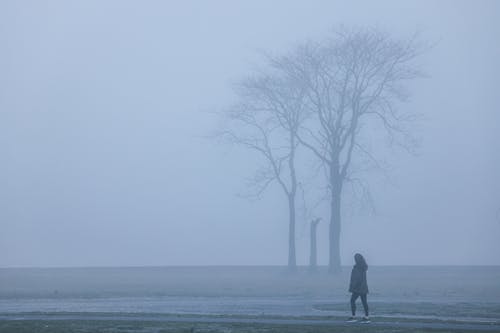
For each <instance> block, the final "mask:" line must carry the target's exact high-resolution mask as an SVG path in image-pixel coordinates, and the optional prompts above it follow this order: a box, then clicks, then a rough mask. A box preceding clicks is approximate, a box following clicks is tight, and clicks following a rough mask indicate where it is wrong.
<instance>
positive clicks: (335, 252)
mask: <svg viewBox="0 0 500 333" xmlns="http://www.w3.org/2000/svg"><path fill="white" fill-rule="evenodd" d="M333 161H334V162H333V163H332V164H331V165H330V193H331V198H330V200H331V201H330V228H329V235H328V236H329V237H328V239H329V243H330V245H329V252H330V253H329V259H328V271H329V272H330V273H339V272H340V270H341V263H340V223H341V221H340V219H341V215H340V202H341V194H342V179H341V175H340V168H339V164H338V157H337V158H336V159H333Z"/></svg>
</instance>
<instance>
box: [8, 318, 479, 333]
mask: <svg viewBox="0 0 500 333" xmlns="http://www.w3.org/2000/svg"><path fill="white" fill-rule="evenodd" d="M0 332H2V333H4V332H5V333H33V332H36V333H167V332H168V333H170V332H172V333H173V332H179V333H181V332H185V333H195V332H196V333H202V332H203V333H211V332H214V333H215V332H217V333H220V332H225V333H230V332H234V333H244V332H247V333H274V332H276V333H278V332H280V333H283V332H287V333H327V332H328V333H340V332H343V333H361V332H363V333H364V332H371V333H381V332H386V333H387V332H394V333H396V332H408V333H417V332H435V333H445V332H455V333H457V332H471V331H470V330H469V331H467V330H456V329H455V330H448V329H419V328H415V329H411V328H406V327H405V328H397V327H374V326H361V325H355V326H352V327H345V326H332V325H325V326H321V325H314V326H312V325H270V324H238V323H227V324H226V323H225V324H220V323H195V324H192V323H159V322H147V321H131V322H128V321H127V322H125V323H124V322H121V321H78V320H73V321H67V320H65V321H43V320H34V321H0Z"/></svg>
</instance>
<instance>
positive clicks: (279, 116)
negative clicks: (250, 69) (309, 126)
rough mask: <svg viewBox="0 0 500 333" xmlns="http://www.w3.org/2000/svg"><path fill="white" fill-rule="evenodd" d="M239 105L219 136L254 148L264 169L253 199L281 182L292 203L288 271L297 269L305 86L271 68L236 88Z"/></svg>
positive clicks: (256, 178)
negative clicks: (298, 163) (298, 162)
mask: <svg viewBox="0 0 500 333" xmlns="http://www.w3.org/2000/svg"><path fill="white" fill-rule="evenodd" d="M236 93H237V97H238V101H237V103H236V104H235V105H233V106H232V107H231V108H229V110H228V111H227V112H226V113H225V118H226V119H227V120H228V121H229V124H228V125H227V126H226V129H225V130H223V131H222V132H221V133H220V134H221V135H222V136H223V137H224V138H226V139H227V140H229V141H230V142H232V143H235V144H238V145H241V146H244V147H246V148H249V149H252V150H254V151H255V152H257V153H258V154H260V155H261V156H262V157H263V165H262V167H261V168H259V169H258V171H257V172H256V173H255V175H254V176H253V177H252V178H251V179H250V182H249V185H250V187H251V188H252V192H253V193H252V195H255V196H260V194H261V193H263V192H264V191H265V190H266V189H267V188H268V186H269V185H270V184H272V183H273V182H274V183H277V184H278V185H279V187H280V188H281V190H282V192H283V194H284V195H285V197H286V201H287V204H288V268H289V269H290V270H292V271H293V270H295V269H296V265H297V264H296V250H295V225H296V196H297V184H298V182H297V171H296V166H295V164H296V158H297V156H296V154H297V147H298V139H297V133H298V130H299V127H300V124H301V122H302V119H303V108H304V101H305V89H304V87H303V85H302V82H300V81H297V80H296V79H295V78H293V77H291V76H289V75H288V73H286V72H284V71H282V70H280V68H278V67H275V66H273V64H272V62H271V63H270V66H269V67H268V68H266V70H265V73H264V74H263V73H259V74H257V75H255V76H252V77H247V78H245V79H244V80H242V81H241V82H240V83H239V84H238V85H237V86H236Z"/></svg>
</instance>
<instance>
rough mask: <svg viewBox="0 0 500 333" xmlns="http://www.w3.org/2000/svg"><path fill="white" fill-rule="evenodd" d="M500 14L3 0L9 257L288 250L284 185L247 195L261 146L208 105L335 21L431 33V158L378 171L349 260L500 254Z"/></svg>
mask: <svg viewBox="0 0 500 333" xmlns="http://www.w3.org/2000/svg"><path fill="white" fill-rule="evenodd" d="M499 13H500V3H499V2H497V1H472V0H470V1H416V0H414V1H404V2H403V1H377V2H374V1H349V2H347V1H346V2H338V1H319V0H317V1H285V0H280V1H265V0H259V1H255V0H254V1H246V2H243V1H230V0H227V1H221V0H219V1H210V2H209V1H141V2H138V1H73V2H69V1H14V0H12V1H2V2H1V3H0V45H1V46H0V47H1V49H0V50H1V52H0V73H1V75H0V156H1V163H0V227H1V230H2V231H1V233H0V267H5V266H86V265H113V266H116V265H178V264H186V265H195V264H196V265H198V264H203V265H210V264H285V263H286V253H287V248H286V240H287V239H286V237H287V235H286V223H287V220H286V209H285V203H284V202H282V201H283V200H282V199H283V198H282V196H281V194H280V193H279V192H278V191H277V190H273V189H271V191H270V192H269V193H267V194H266V195H265V196H264V197H263V199H262V200H261V201H256V202H249V201H246V200H243V199H241V198H238V197H237V196H236V194H237V193H240V192H242V191H243V190H244V184H245V177H247V176H250V175H251V174H252V171H253V170H254V167H255V166H256V165H258V159H257V158H256V156H254V155H252V154H250V153H249V152H246V151H243V150H239V149H235V148H231V147H228V146H218V145H216V144H215V143H214V142H212V141H210V140H207V139H205V138H203V136H204V135H206V134H209V133H210V132H211V131H212V130H213V129H214V128H215V127H216V126H217V123H218V122H217V119H216V118H215V117H214V116H213V115H212V114H210V113H209V112H206V111H208V110H217V109H220V108H222V107H224V106H227V105H229V104H230V103H231V101H232V99H233V94H232V89H231V83H232V82H234V81H235V80H237V79H238V78H240V77H241V76H243V75H245V74H247V73H249V71H251V70H252V69H253V68H255V66H258V65H259V63H260V60H261V59H260V57H259V52H260V51H263V50H264V51H269V52H274V53H279V52H283V51H285V50H287V48H289V47H291V46H293V45H295V44H296V43H298V42H301V41H303V40H305V39H307V38H321V37H323V36H326V35H327V34H328V32H329V31H330V30H331V29H332V28H333V27H334V26H336V25H339V24H346V25H350V24H357V25H378V26H380V27H382V28H384V29H386V30H388V31H390V32H392V33H394V34H395V35H398V36H401V35H403V36H404V35H408V34H411V33H413V32H414V31H415V30H418V31H420V32H421V35H422V36H423V37H424V38H425V39H426V40H428V41H430V42H437V45H436V46H435V47H434V48H433V49H431V50H430V51H429V52H428V53H427V54H425V55H424V56H423V57H422V58H421V64H422V67H423V68H424V69H425V71H426V72H427V73H428V74H429V76H430V77H429V78H426V79H423V80H419V81H418V82H414V83H413V84H412V89H411V91H412V98H411V101H410V103H408V104H407V105H405V106H404V107H407V108H412V109H414V110H416V111H418V112H421V113H422V114H423V115H424V116H425V120H424V121H423V122H422V124H421V125H420V126H419V129H418V135H419V136H420V137H421V138H422V144H421V148H420V151H419V155H418V156H416V157H414V156H408V155H406V154H403V153H401V152H397V153H395V155H394V156H393V157H391V158H390V159H389V160H388V162H390V165H391V169H392V171H391V174H390V175H391V182H387V181H383V180H382V178H381V177H380V176H378V175H369V177H370V183H371V184H372V192H373V195H374V199H375V203H376V207H377V215H376V216H372V215H369V214H362V213H356V214H351V213H349V212H348V210H347V209H346V214H345V219H344V222H343V223H344V224H343V245H342V258H343V261H344V264H346V263H350V262H351V256H352V254H353V253H354V252H356V251H362V252H363V253H365V254H366V257H367V259H368V260H369V261H370V262H371V263H373V264H496V265H498V264H500V258H499V256H498V253H500V242H498V238H499V237H500V176H499V175H498V170H500V134H499V133H500V111H499V108H500V95H499V87H500V61H499V59H500V43H499V42H498V36H499V35H500V23H499V22H500V20H499V19H500V17H499ZM282 207H283V208H282ZM326 214H327V211H326V210H325V211H319V212H318V215H322V216H323V217H324V218H327V215H326ZM298 223H299V225H298V228H297V229H298V239H297V242H298V244H297V251H298V253H297V255H298V263H299V264H305V263H306V260H307V257H308V252H307V251H308V235H307V230H308V228H307V225H306V224H305V221H299V222H298ZM318 230H319V233H320V236H319V240H318V241H319V262H320V263H326V260H327V256H326V255H327V252H326V246H327V238H326V231H327V226H326V224H320V226H319V229H318Z"/></svg>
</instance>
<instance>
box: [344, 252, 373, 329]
mask: <svg viewBox="0 0 500 333" xmlns="http://www.w3.org/2000/svg"><path fill="white" fill-rule="evenodd" d="M354 261H355V265H354V267H353V268H352V272H351V282H350V283H349V292H350V293H352V294H351V313H352V316H351V317H350V318H349V319H348V320H347V321H348V322H356V321H357V319H356V300H357V299H358V297H360V298H361V302H362V303H363V309H364V310H365V316H364V317H363V318H362V319H361V322H362V323H369V322H370V317H369V312H368V302H367V297H366V296H367V295H368V282H367V280H366V271H367V270H368V265H367V264H366V261H365V258H364V257H363V256H362V255H361V254H359V253H356V254H355V255H354Z"/></svg>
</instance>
